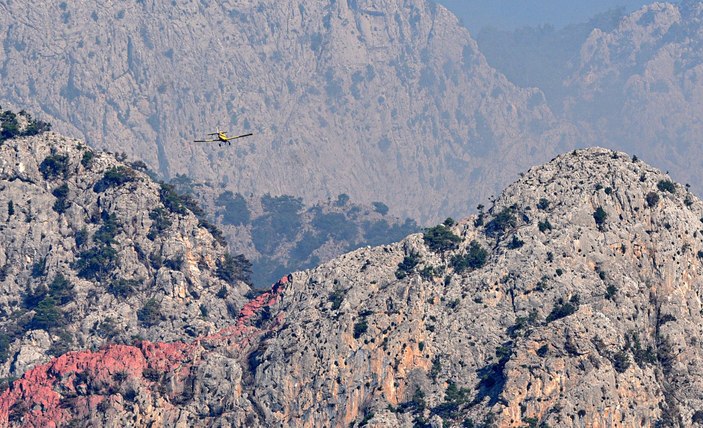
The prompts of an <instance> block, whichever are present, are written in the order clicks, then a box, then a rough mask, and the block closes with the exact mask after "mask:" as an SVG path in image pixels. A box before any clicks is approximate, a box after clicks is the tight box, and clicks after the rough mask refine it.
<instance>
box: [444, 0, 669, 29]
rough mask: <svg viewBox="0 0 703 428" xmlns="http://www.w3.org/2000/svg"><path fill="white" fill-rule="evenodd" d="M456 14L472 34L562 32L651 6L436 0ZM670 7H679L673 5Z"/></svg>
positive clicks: (606, 1) (602, 1) (619, 1)
mask: <svg viewBox="0 0 703 428" xmlns="http://www.w3.org/2000/svg"><path fill="white" fill-rule="evenodd" d="M436 2H437V3H439V4H441V5H444V6H446V7H447V9H449V10H451V11H452V12H454V13H455V14H456V15H457V16H458V17H459V18H460V19H461V21H462V23H463V24H464V25H465V26H466V27H467V28H469V29H470V30H471V31H472V32H473V33H476V32H477V31H481V30H484V29H486V28H494V29H497V30H507V31H510V30H516V29H520V28H525V27H539V26H542V25H550V26H553V27H556V28H562V27H565V26H568V25H573V24H580V23H583V22H586V21H588V20H589V19H590V18H591V17H593V16H595V15H599V14H602V13H606V12H608V11H610V10H616V9H623V10H625V11H626V12H632V11H634V10H635V9H637V8H639V7H641V6H644V5H646V4H649V3H651V2H647V1H641V0H636V1H633V0H588V1H582V2H565V1H559V0H535V1H520V0H495V1H489V0H436ZM670 3H678V1H672V2H670Z"/></svg>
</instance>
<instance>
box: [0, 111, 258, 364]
mask: <svg viewBox="0 0 703 428" xmlns="http://www.w3.org/2000/svg"><path fill="white" fill-rule="evenodd" d="M3 114H4V115H8V114H9V115H12V113H11V112H4V113H3ZM3 117H5V116H3ZM0 122H1V123H5V124H6V121H0ZM1 123H0V124H1ZM7 129H8V128H5V127H3V132H4V131H5V130H7ZM135 168H138V165H136V164H131V165H130V164H126V163H124V162H121V161H118V160H116V159H115V157H114V156H112V155H109V154H106V153H99V152H94V151H92V150H91V149H89V148H87V147H86V145H85V143H83V142H81V141H78V140H73V139H68V138H65V137H62V136H60V135H58V134H55V133H43V134H40V135H36V136H32V137H24V138H14V139H8V140H5V141H2V142H0V231H1V233H0V289H1V290H2V291H1V292H0V314H2V317H1V318H0V377H2V378H8V377H17V376H19V375H21V374H22V373H23V372H24V371H26V370H27V369H28V368H30V367H32V366H34V365H36V364H38V363H43V362H45V361H47V360H48V359H49V358H51V356H52V355H60V354H62V353H65V352H66V351H68V350H71V349H86V348H88V349H97V348H98V347H100V346H102V345H104V344H105V343H131V342H132V341H133V340H139V339H150V340H171V341H172V340H180V339H182V338H183V337H188V336H191V337H195V336H199V335H203V334H208V333H210V332H212V331H215V330H219V329H221V328H223V327H225V326H227V325H229V324H232V323H234V321H235V318H233V317H234V316H236V314H237V313H238V311H239V309H240V308H241V307H242V305H243V303H244V302H245V301H246V299H245V297H244V295H245V294H246V293H247V292H248V291H249V286H248V285H247V284H246V283H245V282H243V281H246V279H247V275H248V274H247V271H248V269H249V268H250V265H249V263H248V262H247V261H246V259H244V258H243V257H234V256H231V255H230V254H229V253H227V251H226V247H225V246H224V245H225V244H224V243H223V242H221V241H222V238H221V235H220V234H218V232H217V231H216V229H214V228H213V227H212V226H211V225H209V224H207V223H206V222H204V221H203V219H199V218H197V217H196V216H195V215H193V213H191V211H190V210H189V209H188V208H187V207H186V205H185V204H184V201H183V200H182V199H181V198H180V197H179V196H178V195H177V194H175V193H174V192H173V190H172V189H171V188H170V187H169V186H165V185H160V184H159V183H156V182H154V181H152V180H151V179H150V178H149V176H147V175H146V174H144V173H143V172H141V171H139V170H138V169H135ZM213 234H214V235H213Z"/></svg>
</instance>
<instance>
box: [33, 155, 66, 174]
mask: <svg viewBox="0 0 703 428" xmlns="http://www.w3.org/2000/svg"><path fill="white" fill-rule="evenodd" d="M39 171H40V172H41V173H42V175H43V176H44V179H45V180H49V179H52V178H56V177H62V178H67V177H68V156H67V155H59V154H52V155H49V156H47V157H46V158H45V159H44V160H43V161H42V163H41V164H39Z"/></svg>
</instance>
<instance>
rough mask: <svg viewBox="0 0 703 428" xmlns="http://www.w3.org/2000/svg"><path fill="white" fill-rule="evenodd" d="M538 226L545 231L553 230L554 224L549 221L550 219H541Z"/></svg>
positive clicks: (541, 230)
mask: <svg viewBox="0 0 703 428" xmlns="http://www.w3.org/2000/svg"><path fill="white" fill-rule="evenodd" d="M537 227H538V228H539V231H540V232H542V233H544V232H546V231H548V230H552V224H551V223H550V222H549V220H547V219H545V220H544V221H540V222H539V223H537Z"/></svg>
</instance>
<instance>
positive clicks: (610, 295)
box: [605, 284, 618, 300]
mask: <svg viewBox="0 0 703 428" xmlns="http://www.w3.org/2000/svg"><path fill="white" fill-rule="evenodd" d="M617 293H618V287H616V286H615V285H614V284H610V285H608V288H606V289H605V298H606V299H608V300H615V295H616V294H617Z"/></svg>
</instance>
